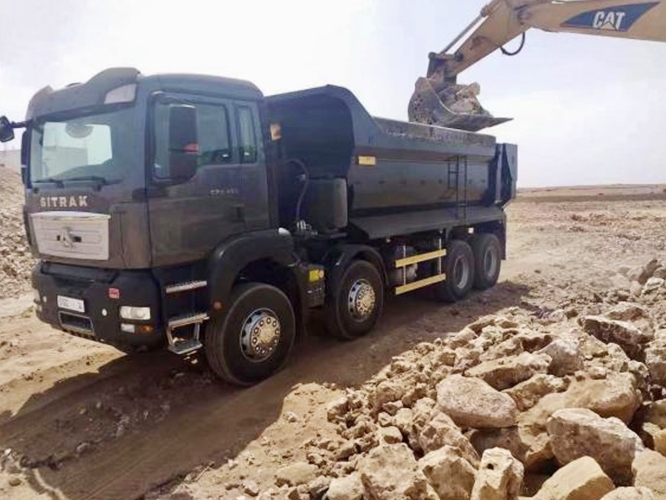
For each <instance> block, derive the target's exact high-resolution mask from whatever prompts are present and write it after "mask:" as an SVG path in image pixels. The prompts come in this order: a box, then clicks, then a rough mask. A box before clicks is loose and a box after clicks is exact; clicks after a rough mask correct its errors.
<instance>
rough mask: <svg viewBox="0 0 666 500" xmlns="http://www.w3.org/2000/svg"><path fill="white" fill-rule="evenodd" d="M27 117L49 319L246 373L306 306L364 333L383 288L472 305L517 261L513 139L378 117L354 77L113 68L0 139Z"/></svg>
mask: <svg viewBox="0 0 666 500" xmlns="http://www.w3.org/2000/svg"><path fill="white" fill-rule="evenodd" d="M19 126H25V127H26V130H25V132H24V135H23V141H22V158H23V163H24V176H23V177H24V182H25V224H26V231H27V235H28V239H29V242H30V245H31V248H32V251H33V254H34V256H35V257H36V258H37V259H38V263H37V265H36V266H35V268H34V271H33V277H32V281H33V287H34V289H35V302H36V311H37V316H38V317H39V319H41V320H42V321H44V322H46V323H49V324H51V325H52V326H54V327H55V328H58V329H61V330H63V331H66V332H69V333H72V334H74V335H79V336H82V337H85V338H88V339H91V340H95V341H99V342H105V343H108V344H111V345H114V346H116V347H118V348H119V349H121V350H123V351H126V352H134V351H136V350H144V349H150V348H155V347H159V346H162V345H167V346H168V348H169V349H170V350H172V351H173V352H175V353H177V354H181V355H192V354H194V353H196V352H198V351H200V350H201V349H202V348H204V349H205V354H206V357H207V359H208V361H209V364H210V366H211V368H212V369H213V371H214V372H215V373H217V374H218V375H220V376H221V377H222V378H224V379H226V380H230V381H232V382H235V383H239V384H251V383H255V382H257V381H259V380H262V379H263V378H266V377H267V376H269V375H270V374H271V373H273V372H274V371H275V370H277V369H278V368H279V367H280V366H282V365H283V363H284V362H285V361H286V359H287V357H288V355H289V352H290V351H291V349H292V346H293V344H294V341H295V339H296V337H297V336H298V335H299V334H302V332H304V331H305V327H306V325H307V322H308V318H309V317H310V316H317V317H321V318H323V319H324V323H325V324H326V325H327V326H328V329H329V330H330V331H331V332H332V333H333V334H335V335H337V336H339V337H342V338H348V339H349V338H355V337H357V336H360V335H363V334H365V333H366V332H367V331H369V330H370V329H371V328H372V327H373V326H374V324H375V322H376V321H377V318H378V317H379V315H380V313H381V309H382V305H383V298H384V295H385V293H388V292H394V293H404V292H407V291H411V290H413V289H417V288H421V287H425V286H433V287H434V289H435V290H436V293H439V295H440V296H441V297H443V298H445V299H447V300H459V299H461V298H463V297H464V296H465V295H466V294H467V292H468V291H469V290H470V289H471V288H472V286H474V285H476V286H477V288H483V287H488V286H492V284H494V282H495V281H496V280H497V275H498V274H499V261H500V260H501V258H503V257H504V249H505V216H504V212H503V210H502V207H503V206H504V205H505V204H506V203H508V202H509V201H510V199H511V198H512V197H513V195H514V193H515V177H516V176H515V172H516V167H515V147H513V146H509V145H497V144H496V143H495V140H494V138H492V137H490V136H485V135H481V134H474V133H470V132H461V131H454V130H448V129H439V128H437V127H429V126H425V125H418V124H404V123H402V122H394V121H390V120H381V119H375V118H373V117H371V116H370V115H369V114H368V113H367V112H366V111H365V110H364V109H363V107H362V106H361V105H360V103H358V101H357V100H356V98H355V97H354V96H353V94H351V92H349V91H347V90H346V89H341V88H339V87H324V88H321V89H311V90H308V91H301V92H295V93H290V94H284V95H281V96H274V97H270V98H265V97H264V96H263V94H262V93H261V92H260V91H259V89H258V88H257V87H256V86H254V85H253V84H251V83H249V82H245V81H240V80H234V79H229V78H222V77H212V76H201V75H181V74H170V75H155V76H144V75H141V74H140V73H139V72H138V71H137V70H136V69H132V68H113V69H108V70H105V71H103V72H101V73H99V74H98V75H96V76H94V77H93V78H91V79H90V80H89V81H87V82H86V83H82V84H73V85H70V86H68V87H66V88H64V89H60V90H53V89H51V88H50V87H46V88H44V89H42V90H40V91H39V92H37V93H36V94H35V96H34V97H33V98H32V100H31V101H30V103H29V106H28V111H27V115H26V120H25V122H24V123H22V124H15V123H14V124H12V123H10V122H9V121H8V120H6V119H4V117H3V120H2V122H0V136H3V137H4V138H7V137H9V135H13V134H10V132H11V129H12V128H18V127H19ZM476 233H478V236H475V234H476ZM484 234H485V235H486V236H484ZM454 240H455V241H457V242H458V243H456V244H455V245H452V243H451V242H452V241H454ZM456 245H457V246H456ZM453 247H456V248H453ZM451 250H455V251H454V252H453V254H454V255H453V257H447V253H449V254H450V253H451ZM477 254H479V255H477ZM488 259H490V260H488ZM456 266H457V267H456ZM461 266H462V267H461ZM449 268H450V269H449ZM447 272H448V274H452V275H453V276H454V277H457V278H455V279H449V280H447V279H446V277H447ZM482 278H483V279H482ZM456 287H457V288H456ZM437 290H439V292H437Z"/></svg>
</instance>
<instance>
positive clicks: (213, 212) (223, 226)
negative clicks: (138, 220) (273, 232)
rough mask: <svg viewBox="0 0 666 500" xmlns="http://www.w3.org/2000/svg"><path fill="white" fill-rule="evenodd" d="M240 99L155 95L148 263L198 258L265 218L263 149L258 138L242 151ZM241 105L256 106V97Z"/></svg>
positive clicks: (244, 146)
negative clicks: (235, 101) (150, 258)
mask: <svg viewBox="0 0 666 500" xmlns="http://www.w3.org/2000/svg"><path fill="white" fill-rule="evenodd" d="M237 106H238V104H236V103H234V102H232V101H230V100H227V99H215V98H210V97H202V96H193V95H187V94H163V95H160V96H159V97H158V98H156V99H155V100H154V102H153V104H152V107H151V110H150V113H151V115H152V116H151V120H150V122H151V127H150V132H149V135H150V136H151V140H150V141H149V143H150V145H151V148H150V149H151V150H152V154H149V155H148V156H149V157H150V158H151V159H150V161H149V162H148V163H149V164H148V171H149V174H148V176H149V188H148V210H149V220H150V235H151V251H152V265H153V266H164V265H172V264H178V263H184V262H192V261H196V260H199V259H203V258H205V257H207V256H208V254H209V253H210V252H211V251H212V250H213V249H214V248H215V247H216V246H217V245H218V244H219V243H220V242H222V241H224V240H225V239H227V238H229V237H232V236H234V235H237V234H240V233H243V232H245V231H248V230H252V229H255V228H261V227H262V226H266V225H267V224H268V210H267V206H268V201H267V195H266V193H267V189H266V184H267V183H266V175H265V172H266V171H265V166H264V167H263V168H262V167H261V166H260V165H261V164H262V163H265V162H264V161H263V158H264V155H263V151H261V148H260V147H259V141H255V146H254V147H255V149H254V152H252V153H251V154H250V155H249V156H247V157H246V156H244V152H245V151H246V150H247V151H250V152H251V151H252V149H251V147H252V144H251V141H250V142H249V143H247V144H243V147H241V135H239V134H240V133H241V131H240V128H241V127H240V125H239V121H238V118H237V109H238V108H237ZM243 106H244V107H247V108H249V109H250V111H251V112H252V110H253V107H254V109H255V110H256V104H254V103H244V104H243ZM255 112H256V111H255ZM254 126H255V127H256V122H255V124H254ZM255 134H256V129H255ZM245 135H246V136H247V134H245ZM248 140H249V139H248ZM255 140H256V136H255ZM262 211H263V212H264V213H265V217H264V218H262Z"/></svg>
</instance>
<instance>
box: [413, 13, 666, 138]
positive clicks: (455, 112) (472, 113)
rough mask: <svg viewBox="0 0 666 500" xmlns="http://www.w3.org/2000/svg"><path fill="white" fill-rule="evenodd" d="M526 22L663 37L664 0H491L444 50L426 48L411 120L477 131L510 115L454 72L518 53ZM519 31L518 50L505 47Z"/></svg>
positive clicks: (556, 28) (590, 31)
mask: <svg viewBox="0 0 666 500" xmlns="http://www.w3.org/2000/svg"><path fill="white" fill-rule="evenodd" d="M530 28H539V29H541V30H545V31H551V32H567V33H580V34H586V35H598V36H610V37H616V38H633V39H637V40H652V41H659V42H666V0H652V1H645V0H566V1H553V0H493V1H492V2H490V3H489V4H487V5H486V6H485V7H483V9H481V13H480V14H479V16H478V17H477V18H476V19H474V20H473V21H472V22H471V23H470V24H469V25H468V26H467V27H466V28H465V29H464V30H463V31H462V32H461V33H460V34H459V35H458V36H456V37H455V38H454V39H453V41H452V42H451V43H450V44H449V45H448V46H447V47H446V48H445V49H444V50H442V51H441V52H439V53H431V54H430V56H429V57H430V63H429V65H428V72H427V75H426V77H425V78H419V79H418V80H417V81H416V89H415V91H414V94H413V95H412V98H411V100H410V102H409V110H408V113H409V121H411V122H417V123H426V124H429V125H439V126H442V127H449V128H455V129H460V130H470V131H478V130H481V129H484V128H486V127H491V126H493V125H498V124H500V123H504V122H506V121H508V120H510V119H509V118H496V117H494V116H492V115H491V114H490V113H489V112H488V111H486V110H485V109H484V108H483V107H482V106H481V104H480V103H479V102H478V100H477V96H478V94H479V91H480V89H479V86H478V85H477V84H472V85H459V84H458V83H457V76H458V74H459V73H461V72H462V71H463V70H465V69H466V68H469V67H470V66H471V65H473V64H475V63H476V62H478V61H479V60H481V59H483V58H484V57H486V56H487V55H489V54H491V53H492V52H494V51H495V50H501V51H502V52H503V53H504V54H506V55H516V54H517V53H518V52H520V51H521V50H522V48H523V46H524V44H525V33H526V31H527V30H529V29H530ZM519 36H521V37H522V40H521V41H520V45H519V46H518V48H517V50H515V51H513V52H509V51H508V50H507V49H505V48H504V46H505V45H506V43H508V42H509V41H511V40H513V39H514V38H516V37H519ZM465 37H466V38H465ZM463 39H464V40H463ZM456 46H457V47H458V48H457V49H455V50H453V49H454V47H456Z"/></svg>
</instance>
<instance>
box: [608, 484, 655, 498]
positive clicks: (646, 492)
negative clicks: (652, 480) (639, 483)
mask: <svg viewBox="0 0 666 500" xmlns="http://www.w3.org/2000/svg"><path fill="white" fill-rule="evenodd" d="M601 500H656V499H655V497H654V493H652V490H651V489H648V488H642V487H639V488H618V489H616V490H614V491H611V492H610V493H608V494H607V495H604V497H603V498H602V499H601Z"/></svg>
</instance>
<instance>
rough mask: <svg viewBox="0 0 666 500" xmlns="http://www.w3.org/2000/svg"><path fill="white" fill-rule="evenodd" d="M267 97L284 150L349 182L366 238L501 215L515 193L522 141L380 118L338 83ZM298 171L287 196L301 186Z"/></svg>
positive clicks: (354, 223) (353, 214) (313, 173)
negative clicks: (516, 142)
mask: <svg viewBox="0 0 666 500" xmlns="http://www.w3.org/2000/svg"><path fill="white" fill-rule="evenodd" d="M267 101H268V109H269V117H270V121H271V123H274V122H277V123H279V124H280V127H281V136H282V138H281V140H280V143H281V145H280V147H281V149H282V155H283V157H284V158H285V159H291V158H296V159H298V160H300V161H302V162H303V163H304V164H305V165H306V166H307V170H308V174H309V177H310V178H311V179H331V178H340V179H345V180H346V184H347V192H348V207H347V208H348V214H349V215H348V216H349V225H350V227H351V228H353V229H355V230H357V231H360V232H361V233H362V234H363V235H364V237H365V238H370V239H376V238H385V237H390V236H395V235H405V234H413V233H418V232H423V231H430V230H436V229H444V228H447V227H452V226H456V225H467V224H477V223H481V222H485V221H493V220H501V219H503V218H504V213H503V210H502V207H503V206H504V205H505V204H506V203H508V202H509V201H510V200H511V199H512V198H513V197H514V196H515V186H516V147H515V146H513V145H498V144H496V141H495V138H494V137H492V136H489V135H483V134H478V133H473V132H465V131H460V130H453V129H447V128H442V127H434V126H429V125H422V124H417V123H406V122H400V121H394V120H387V119H382V118H374V117H372V116H370V114H369V113H368V112H367V111H366V110H365V108H364V107H363V106H362V105H361V103H360V102H359V101H358V100H357V99H356V97H355V96H354V95H353V94H352V93H351V92H350V91H348V90H346V89H344V88H341V87H335V86H326V87H322V88H317V89H311V90H305V91H300V92H293V93H288V94H282V95H277V96H273V97H269V98H267ZM289 177H290V175H286V174H285V175H284V176H281V178H280V179H279V180H278V182H279V190H280V191H281V193H283V194H284V195H285V199H287V198H292V199H293V197H294V195H295V194H296V195H297V191H298V189H297V187H294V184H293V182H292V180H291V179H289ZM290 190H291V191H292V192H289V191H290Z"/></svg>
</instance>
